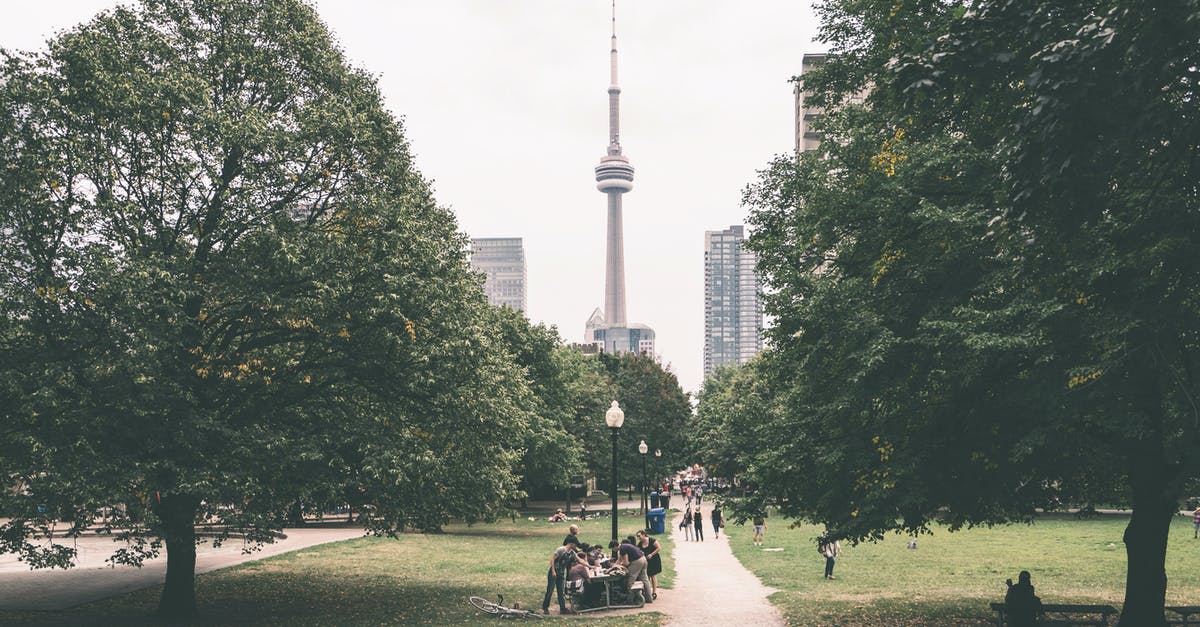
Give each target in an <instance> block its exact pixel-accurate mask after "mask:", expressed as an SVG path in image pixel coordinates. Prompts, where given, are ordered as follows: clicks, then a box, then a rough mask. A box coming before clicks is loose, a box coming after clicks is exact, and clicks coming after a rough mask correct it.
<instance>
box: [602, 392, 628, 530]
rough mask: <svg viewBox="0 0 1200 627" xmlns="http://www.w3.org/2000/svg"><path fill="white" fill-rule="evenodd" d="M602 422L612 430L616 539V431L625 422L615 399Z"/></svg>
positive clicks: (613, 511) (613, 509)
mask: <svg viewBox="0 0 1200 627" xmlns="http://www.w3.org/2000/svg"><path fill="white" fill-rule="evenodd" d="M604 422H605V424H607V425H608V428H609V430H610V431H612V490H611V492H612V539H613V540H616V539H617V432H618V431H620V430H621V425H623V424H625V412H623V411H621V406H620V405H617V402H616V401H613V402H612V405H611V406H610V407H609V408H608V411H606V412H604Z"/></svg>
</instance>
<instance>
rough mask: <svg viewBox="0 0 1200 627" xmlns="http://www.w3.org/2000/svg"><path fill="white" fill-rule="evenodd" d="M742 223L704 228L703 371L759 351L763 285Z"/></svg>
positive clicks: (734, 361) (707, 373) (750, 355)
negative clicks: (713, 228)
mask: <svg viewBox="0 0 1200 627" xmlns="http://www.w3.org/2000/svg"><path fill="white" fill-rule="evenodd" d="M744 240H745V231H744V230H743V228H742V226H741V225H736V226H731V227H729V228H728V229H726V230H724V231H706V232H705V233H704V376H705V377H707V376H708V375H710V374H712V373H713V371H714V370H716V369H717V368H718V367H719V366H723V365H726V364H740V363H744V362H746V361H748V360H749V359H750V358H751V357H754V355H756V354H757V353H758V352H759V351H761V350H762V347H763V342H762V327H763V310H762V302H761V301H760V300H759V294H760V293H761V291H762V285H761V283H760V281H759V279H758V272H757V270H756V269H755V262H756V258H755V256H754V253H753V252H751V251H749V250H746V249H744V248H743V247H742V242H743V241H744Z"/></svg>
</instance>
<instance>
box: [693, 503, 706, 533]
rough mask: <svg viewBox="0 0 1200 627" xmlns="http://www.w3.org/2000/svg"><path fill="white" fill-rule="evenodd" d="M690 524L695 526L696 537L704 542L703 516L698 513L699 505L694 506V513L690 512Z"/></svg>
mask: <svg viewBox="0 0 1200 627" xmlns="http://www.w3.org/2000/svg"><path fill="white" fill-rule="evenodd" d="M692 524H693V525H695V527H696V539H697V540H699V541H700V542H704V516H703V515H701V514H700V507H699V506H697V507H696V513H694V514H692Z"/></svg>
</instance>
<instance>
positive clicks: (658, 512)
mask: <svg viewBox="0 0 1200 627" xmlns="http://www.w3.org/2000/svg"><path fill="white" fill-rule="evenodd" d="M647 515H648V516H649V517H650V533H666V531H667V511H666V510H664V509H663V508H661V507H656V508H654V509H652V510H650V511H649V512H647Z"/></svg>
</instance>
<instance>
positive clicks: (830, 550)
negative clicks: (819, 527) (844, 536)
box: [817, 536, 842, 579]
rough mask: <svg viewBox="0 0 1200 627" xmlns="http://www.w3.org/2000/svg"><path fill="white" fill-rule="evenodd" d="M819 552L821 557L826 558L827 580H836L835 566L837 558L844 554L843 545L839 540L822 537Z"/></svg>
mask: <svg viewBox="0 0 1200 627" xmlns="http://www.w3.org/2000/svg"><path fill="white" fill-rule="evenodd" d="M817 550H818V551H819V552H820V553H821V555H824V556H825V578H826V579H836V577H834V576H833V566H834V564H836V563H837V558H838V556H839V555H841V554H842V545H841V543H840V542H838V541H837V540H831V539H829V537H828V536H825V537H822V538H821V540H820V545H819V546H818V547H817Z"/></svg>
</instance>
